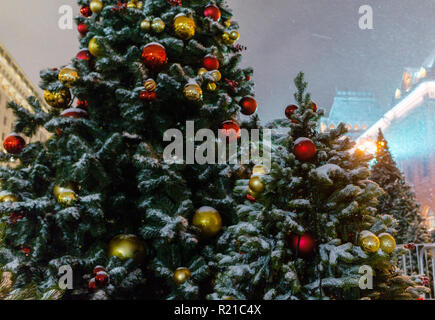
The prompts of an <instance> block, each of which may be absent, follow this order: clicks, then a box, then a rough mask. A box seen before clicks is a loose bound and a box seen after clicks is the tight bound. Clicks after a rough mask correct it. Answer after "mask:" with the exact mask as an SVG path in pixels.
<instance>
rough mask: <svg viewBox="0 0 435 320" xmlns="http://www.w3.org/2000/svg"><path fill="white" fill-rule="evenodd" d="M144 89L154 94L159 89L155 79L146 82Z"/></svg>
mask: <svg viewBox="0 0 435 320" xmlns="http://www.w3.org/2000/svg"><path fill="white" fill-rule="evenodd" d="M144 87H145V90H146V91H148V92H153V91H156V89H157V83H156V82H155V81H154V79H148V80H147V81H145V84H144Z"/></svg>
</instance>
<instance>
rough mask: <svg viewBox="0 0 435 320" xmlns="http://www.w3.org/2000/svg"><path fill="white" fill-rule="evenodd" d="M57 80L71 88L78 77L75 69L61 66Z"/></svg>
mask: <svg viewBox="0 0 435 320" xmlns="http://www.w3.org/2000/svg"><path fill="white" fill-rule="evenodd" d="M58 79H59V81H60V82H61V83H62V84H63V85H64V86H65V87H67V88H72V87H74V85H75V84H76V83H77V81H78V80H79V79H80V77H79V74H78V73H77V70H75V69H72V68H63V69H62V70H61V71H60V72H59V76H58Z"/></svg>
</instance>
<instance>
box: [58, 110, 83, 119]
mask: <svg viewBox="0 0 435 320" xmlns="http://www.w3.org/2000/svg"><path fill="white" fill-rule="evenodd" d="M60 115H61V116H62V117H65V118H76V119H81V118H86V117H87V116H88V113H87V112H86V111H85V110H83V109H80V108H69V109H66V110H65V111H63V112H62V113H61V114H60Z"/></svg>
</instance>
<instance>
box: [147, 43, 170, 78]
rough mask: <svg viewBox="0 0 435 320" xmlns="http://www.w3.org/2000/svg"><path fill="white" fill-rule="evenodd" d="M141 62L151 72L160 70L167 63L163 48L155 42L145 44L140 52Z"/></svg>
mask: <svg viewBox="0 0 435 320" xmlns="http://www.w3.org/2000/svg"><path fill="white" fill-rule="evenodd" d="M142 61H143V62H144V64H145V66H146V67H147V68H149V69H151V70H153V71H158V70H160V69H162V68H163V67H164V66H166V64H167V63H168V56H167V54H166V49H165V47H164V46H162V45H161V44H160V43H157V42H152V43H149V44H147V45H146V46H145V48H144V49H143V51H142Z"/></svg>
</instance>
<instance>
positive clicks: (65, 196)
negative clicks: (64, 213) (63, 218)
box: [57, 190, 78, 207]
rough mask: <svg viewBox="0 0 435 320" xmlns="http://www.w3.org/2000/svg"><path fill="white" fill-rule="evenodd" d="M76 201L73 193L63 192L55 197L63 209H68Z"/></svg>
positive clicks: (69, 191)
mask: <svg viewBox="0 0 435 320" xmlns="http://www.w3.org/2000/svg"><path fill="white" fill-rule="evenodd" d="M77 199H78V198H77V194H76V193H75V192H74V191H72V190H65V191H63V192H61V193H59V196H58V197H57V202H59V204H61V205H63V206H65V207H70V206H72V205H74V203H75V202H76V201H77Z"/></svg>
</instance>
